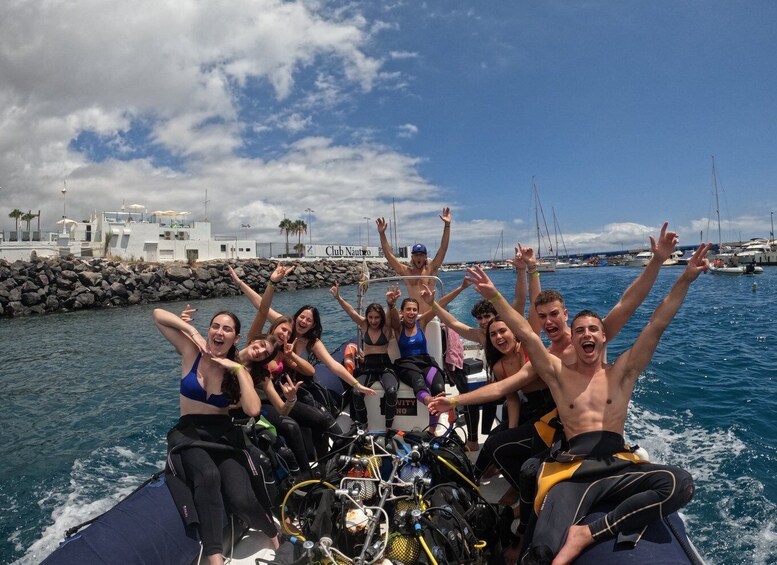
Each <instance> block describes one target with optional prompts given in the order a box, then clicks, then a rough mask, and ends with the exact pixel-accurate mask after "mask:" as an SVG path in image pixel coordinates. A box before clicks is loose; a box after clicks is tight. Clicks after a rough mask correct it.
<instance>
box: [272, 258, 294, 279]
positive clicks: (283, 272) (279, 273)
mask: <svg viewBox="0 0 777 565" xmlns="http://www.w3.org/2000/svg"><path fill="white" fill-rule="evenodd" d="M294 269H296V265H291V266H290V267H287V266H286V265H284V264H283V263H280V262H279V263H278V265H277V266H276V267H275V270H274V271H273V272H272V273H271V274H270V281H271V282H274V283H278V282H281V281H282V280H283V278H284V277H285V276H287V275H290V274H291V273H293V272H294Z"/></svg>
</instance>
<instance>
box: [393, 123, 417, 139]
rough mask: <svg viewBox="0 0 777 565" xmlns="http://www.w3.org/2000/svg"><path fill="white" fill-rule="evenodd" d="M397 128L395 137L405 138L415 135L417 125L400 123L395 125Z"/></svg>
mask: <svg viewBox="0 0 777 565" xmlns="http://www.w3.org/2000/svg"><path fill="white" fill-rule="evenodd" d="M397 130H399V132H398V133H397V137H402V138H405V139H409V138H411V137H415V136H416V134H418V127H417V126H414V125H413V124H402V125H401V126H399V127H397Z"/></svg>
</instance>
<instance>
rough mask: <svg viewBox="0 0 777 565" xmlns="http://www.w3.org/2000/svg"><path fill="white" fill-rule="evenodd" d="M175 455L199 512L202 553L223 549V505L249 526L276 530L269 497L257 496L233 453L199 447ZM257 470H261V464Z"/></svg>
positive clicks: (210, 438) (212, 438)
mask: <svg viewBox="0 0 777 565" xmlns="http://www.w3.org/2000/svg"><path fill="white" fill-rule="evenodd" d="M200 431H201V432H203V430H200ZM219 437H220V434H213V435H211V434H209V433H207V432H204V433H202V434H201V439H203V440H206V441H217V440H218V439H219ZM179 455H180V460H181V465H182V466H183V471H184V474H185V477H186V482H187V484H188V485H189V487H190V488H191V489H192V494H193V496H194V506H195V508H196V509H197V514H198V515H199V519H200V523H199V532H200V539H201V541H202V547H203V553H204V554H205V555H215V554H218V553H223V548H222V544H221V541H222V529H223V522H222V518H223V515H224V511H225V506H226V510H227V511H228V512H231V513H233V514H235V515H236V516H237V517H238V518H240V520H242V521H243V522H245V523H246V524H248V525H249V526H251V527H252V528H255V529H258V530H261V531H263V532H264V533H265V534H267V535H268V536H270V537H274V536H276V535H277V534H278V531H277V530H276V528H275V524H274V523H273V520H272V515H271V514H270V511H269V508H270V506H271V505H270V500H269V497H267V496H262V497H261V498H262V499H264V500H261V501H260V500H259V499H257V495H256V493H255V492H254V489H253V486H252V485H251V478H250V477H249V475H248V471H247V470H246V468H245V467H244V466H243V464H242V463H241V462H240V461H238V460H237V459H235V458H234V455H232V454H230V453H221V452H213V453H209V452H207V451H205V450H204V449H201V448H199V447H189V448H186V449H182V450H180V451H179ZM258 472H259V473H263V471H262V469H261V468H258ZM262 480H264V479H262ZM222 494H223V499H222ZM264 494H265V495H266V492H265V493H264Z"/></svg>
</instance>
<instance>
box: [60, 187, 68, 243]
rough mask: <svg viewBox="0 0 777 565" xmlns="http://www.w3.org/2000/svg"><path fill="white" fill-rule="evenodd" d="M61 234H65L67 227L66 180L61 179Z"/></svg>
mask: <svg viewBox="0 0 777 565" xmlns="http://www.w3.org/2000/svg"><path fill="white" fill-rule="evenodd" d="M62 185H63V186H62V190H61V191H60V192H62V234H63V235H64V234H66V233H67V231H66V227H67V222H66V221H65V220H67V181H62Z"/></svg>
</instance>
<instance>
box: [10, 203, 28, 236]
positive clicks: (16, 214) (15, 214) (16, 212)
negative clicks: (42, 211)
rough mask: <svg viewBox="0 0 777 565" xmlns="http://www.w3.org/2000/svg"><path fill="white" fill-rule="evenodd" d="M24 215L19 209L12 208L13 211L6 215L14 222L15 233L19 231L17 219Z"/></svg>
mask: <svg viewBox="0 0 777 565" xmlns="http://www.w3.org/2000/svg"><path fill="white" fill-rule="evenodd" d="M23 215H24V212H22V211H21V210H19V208H14V209H13V211H12V212H11V213H10V214H8V217H9V218H13V219H14V220H16V231H19V218H21V217H22V216H23Z"/></svg>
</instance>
